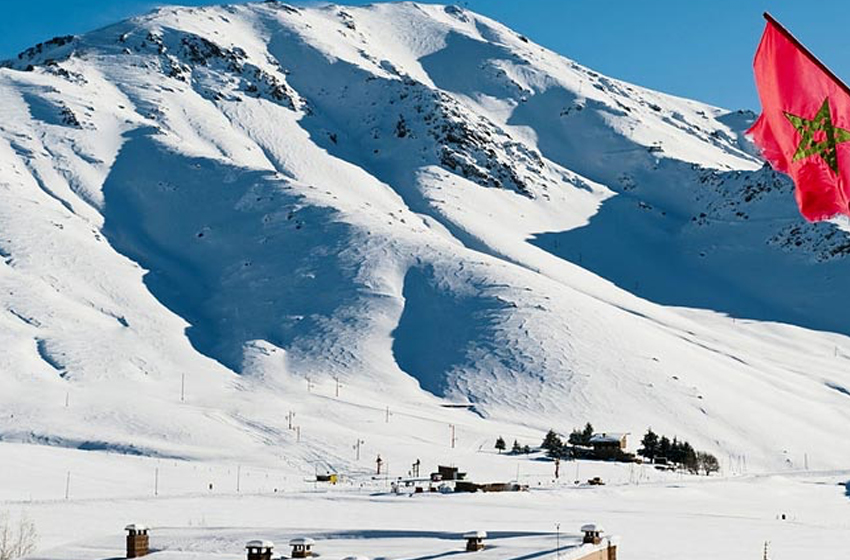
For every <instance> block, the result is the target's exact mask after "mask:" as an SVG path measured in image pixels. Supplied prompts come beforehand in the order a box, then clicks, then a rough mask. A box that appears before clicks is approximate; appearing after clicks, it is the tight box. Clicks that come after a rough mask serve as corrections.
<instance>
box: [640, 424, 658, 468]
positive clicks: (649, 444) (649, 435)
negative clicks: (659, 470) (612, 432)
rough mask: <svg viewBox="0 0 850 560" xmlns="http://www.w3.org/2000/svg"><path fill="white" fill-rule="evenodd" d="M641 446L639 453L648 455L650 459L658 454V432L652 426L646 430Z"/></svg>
mask: <svg viewBox="0 0 850 560" xmlns="http://www.w3.org/2000/svg"><path fill="white" fill-rule="evenodd" d="M640 444H641V448H640V449H639V450H638V455H640V456H642V457H646V458H647V459H649V460H650V461H651V460H652V459H655V457H656V456H657V455H658V434H656V433H655V432H653V431H652V428H650V429H648V430H647V431H646V434H644V436H643V439H642V440H641V441H640Z"/></svg>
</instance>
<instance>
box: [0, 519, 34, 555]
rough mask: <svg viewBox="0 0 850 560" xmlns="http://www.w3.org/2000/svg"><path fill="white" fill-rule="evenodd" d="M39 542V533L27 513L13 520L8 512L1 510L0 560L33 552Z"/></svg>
mask: <svg viewBox="0 0 850 560" xmlns="http://www.w3.org/2000/svg"><path fill="white" fill-rule="evenodd" d="M37 542H38V533H37V532H36V530H35V523H33V522H32V521H31V520H30V519H29V518H28V517H27V516H26V515H24V514H21V515H20V516H19V517H18V519H17V520H13V519H12V516H10V515H9V514H8V513H6V512H0V560H15V559H16V558H21V557H23V556H27V555H28V554H32V553H33V552H34V551H35V547H36V543H37Z"/></svg>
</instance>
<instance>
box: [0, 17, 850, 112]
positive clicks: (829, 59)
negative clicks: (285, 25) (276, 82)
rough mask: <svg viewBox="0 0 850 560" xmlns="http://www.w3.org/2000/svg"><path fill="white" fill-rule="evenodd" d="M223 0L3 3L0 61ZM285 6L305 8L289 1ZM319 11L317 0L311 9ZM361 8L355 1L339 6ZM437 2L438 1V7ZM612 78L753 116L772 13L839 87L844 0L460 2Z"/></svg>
mask: <svg viewBox="0 0 850 560" xmlns="http://www.w3.org/2000/svg"><path fill="white" fill-rule="evenodd" d="M220 3H222V2H221V1H208V0H179V1H174V2H156V1H149V0H0V6H2V16H0V59H5V58H11V57H12V56H14V55H16V54H17V53H18V52H19V51H21V50H23V49H25V48H26V47H29V46H31V45H33V44H35V43H37V42H39V41H43V40H44V39H48V38H50V37H53V36H55V35H66V34H75V33H83V32H85V31H88V30H91V29H94V28H97V27H100V26H103V25H106V24H109V23H112V22H115V21H117V20H119V19H122V18H124V17H127V16H130V15H135V14H139V13H144V12H146V11H148V10H150V9H151V8H153V7H155V6H157V5H162V4H184V5H205V4H220ZM290 3H292V4H304V3H305V2H299V1H292V2H290ZM311 3H316V2H311ZM340 3H343V4H366V3H368V2H366V1H362V0H350V1H343V2H340ZM441 3H444V2H441ZM458 3H459V4H461V5H464V6H466V7H468V8H470V9H472V10H475V11H477V12H479V13H482V14H485V15H488V16H490V17H493V18H495V19H498V20H499V21H501V22H503V23H505V24H506V25H508V26H510V27H512V28H514V29H515V30H517V31H518V32H520V33H523V34H525V35H527V36H528V37H529V38H531V39H533V40H534V41H536V42H538V43H540V44H542V45H544V46H546V47H549V48H551V49H553V50H555V51H557V52H560V53H562V54H564V55H565V56H567V57H569V58H572V59H574V60H576V61H578V62H580V63H581V64H584V65H585V66H589V67H591V68H593V69H595V70H597V71H599V72H602V73H604V74H607V75H609V76H612V77H615V78H620V79H623V80H627V81H630V82H634V83H637V84H640V85H643V86H647V87H651V88H653V89H658V90H661V91H665V92H668V93H673V94H676V95H682V96H686V97H691V98H695V99H699V100H702V101H706V102H709V103H714V104H716V105H720V106H723V107H728V108H730V109H737V108H751V109H758V108H759V102H758V97H757V95H756V92H755V87H754V85H753V78H752V66H751V63H752V57H753V53H754V52H755V47H756V45H757V44H758V40H759V37H760V35H761V31H762V28H763V25H764V21H763V19H762V17H761V13H762V12H763V11H764V10H769V11H770V12H771V13H772V14H773V15H774V16H775V17H776V18H777V19H779V21H780V22H782V23H783V24H784V25H785V26H786V27H788V28H789V29H790V30H791V32H792V33H794V34H795V35H796V36H797V37H798V38H799V39H800V40H801V41H803V43H804V44H805V45H806V46H808V47H809V48H810V49H811V50H812V51H813V52H814V53H815V54H816V55H817V56H818V57H820V58H821V60H823V61H824V62H826V64H827V65H828V66H830V67H831V68H832V70H833V71H835V72H836V73H837V74H838V75H839V76H840V77H842V78H843V79H845V81H848V80H850V56H847V54H848V53H850V2H848V1H847V0H818V1H816V2H811V1H810V2H805V1H801V0H773V1H767V0H760V1H759V0H711V1H709V0H694V1H691V0H644V1H640V0H468V1H465V2H458Z"/></svg>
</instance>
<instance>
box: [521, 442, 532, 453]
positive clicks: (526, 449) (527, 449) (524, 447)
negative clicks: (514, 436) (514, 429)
mask: <svg viewBox="0 0 850 560" xmlns="http://www.w3.org/2000/svg"><path fill="white" fill-rule="evenodd" d="M522 452H523V453H525V454H526V455H530V454H531V448H530V447H529V446H528V445H527V444H526V445H524V446H523V447H522Z"/></svg>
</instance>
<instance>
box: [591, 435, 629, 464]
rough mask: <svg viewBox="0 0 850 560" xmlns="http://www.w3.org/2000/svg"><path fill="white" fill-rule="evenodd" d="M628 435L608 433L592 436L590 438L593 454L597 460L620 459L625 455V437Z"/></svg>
mask: <svg viewBox="0 0 850 560" xmlns="http://www.w3.org/2000/svg"><path fill="white" fill-rule="evenodd" d="M628 435H629V434H627V433H623V434H615V433H608V432H601V433H598V434H593V435H592V436H591V437H590V445H591V446H592V447H593V454H594V455H596V457H597V458H598V459H620V458H621V457H623V455H625V454H626V436H628Z"/></svg>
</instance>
